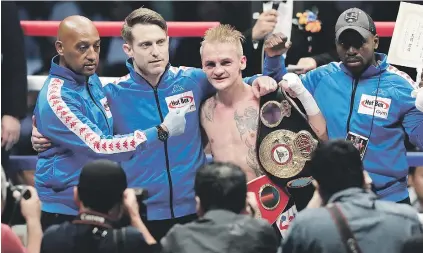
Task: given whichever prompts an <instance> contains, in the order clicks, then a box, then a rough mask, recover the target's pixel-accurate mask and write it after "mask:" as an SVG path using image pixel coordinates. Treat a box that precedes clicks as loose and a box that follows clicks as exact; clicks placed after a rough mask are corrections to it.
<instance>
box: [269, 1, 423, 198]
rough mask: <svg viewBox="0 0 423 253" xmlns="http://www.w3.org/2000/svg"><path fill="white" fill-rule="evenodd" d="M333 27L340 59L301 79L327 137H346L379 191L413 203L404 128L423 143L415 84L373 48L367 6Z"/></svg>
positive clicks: (374, 41) (348, 13)
mask: <svg viewBox="0 0 423 253" xmlns="http://www.w3.org/2000/svg"><path fill="white" fill-rule="evenodd" d="M335 29H336V44H337V51H338V54H339V56H340V58H341V60H342V62H341V63H334V62H333V63H330V64H328V65H326V66H322V67H319V68H317V69H315V70H313V71H310V72H308V73H307V74H306V75H302V76H301V81H302V83H303V84H304V86H305V88H306V89H307V90H308V91H309V92H310V93H311V94H312V95H313V97H314V98H315V100H316V102H317V104H318V106H319V108H320V110H321V112H322V113H323V115H324V117H325V119H326V122H327V130H328V136H329V138H331V139H333V138H343V139H345V138H346V139H349V140H351V141H352V142H353V143H354V144H356V147H357V148H359V150H360V153H361V155H362V159H363V163H364V168H365V170H367V171H368V173H369V175H370V177H371V178H372V180H373V184H374V190H375V191H376V193H377V194H378V196H379V197H381V198H382V199H385V200H390V201H395V202H404V203H409V197H408V190H407V180H406V178H407V173H408V163H407V157H406V148H405V146H404V137H405V134H408V136H409V139H410V142H411V143H413V144H414V145H416V146H417V147H419V148H420V149H423V112H421V111H419V110H417V109H416V106H415V98H412V96H411V93H412V91H413V90H414V89H415V88H416V85H415V83H414V82H413V80H412V79H411V78H410V77H409V76H408V75H406V74H405V73H403V72H400V71H398V70H397V69H396V68H395V67H393V66H391V65H389V64H388V63H387V62H386V59H387V56H386V55H385V54H380V53H375V52H374V50H375V49H376V48H377V46H378V42H379V41H378V37H377V35H376V28H375V25H374V23H373V20H372V19H371V18H370V17H369V16H368V15H367V14H366V13H365V12H364V11H362V10H360V9H357V8H352V9H349V10H347V11H345V12H344V13H342V14H341V16H340V17H339V19H338V22H337V24H336V28H335ZM277 71H278V69H274V72H275V73H276V72H277ZM281 79H282V77H281V76H278V77H276V80H277V81H279V80H281Z"/></svg>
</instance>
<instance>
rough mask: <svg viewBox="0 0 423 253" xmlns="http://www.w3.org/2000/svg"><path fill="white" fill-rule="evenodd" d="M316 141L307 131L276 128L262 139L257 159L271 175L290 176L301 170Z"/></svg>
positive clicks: (315, 145) (308, 158)
mask: <svg viewBox="0 0 423 253" xmlns="http://www.w3.org/2000/svg"><path fill="white" fill-rule="evenodd" d="M317 143H318V142H317V140H315V139H314V138H313V136H312V135H311V134H310V133H309V132H308V131H304V130H302V131H299V132H298V133H295V132H292V131H289V130H285V129H282V130H276V131H273V132H271V133H270V134H268V135H267V136H266V137H265V138H264V139H263V140H262V142H261V144H260V147H259V159H260V162H261V164H262V166H263V168H264V169H265V170H266V171H267V172H269V173H270V174H272V175H273V176H275V177H278V178H291V177H294V176H296V175H297V174H298V173H300V172H301V171H302V170H303V168H304V165H305V163H306V162H307V161H308V160H310V156H311V153H312V152H313V151H314V150H315V149H316V147H317Z"/></svg>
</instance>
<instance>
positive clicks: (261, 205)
mask: <svg viewBox="0 0 423 253" xmlns="http://www.w3.org/2000/svg"><path fill="white" fill-rule="evenodd" d="M247 191H248V192H254V194H255V196H256V200H257V204H258V210H255V211H256V213H258V216H259V217H261V218H263V219H265V220H267V221H268V222H269V223H270V224H273V223H275V221H276V220H277V219H278V216H279V215H280V214H281V213H282V211H283V210H284V209H285V208H286V205H287V204H288V201H289V196H288V194H287V193H286V192H285V190H283V188H281V187H279V186H278V185H276V184H275V183H273V182H272V181H271V180H270V179H269V178H268V177H267V176H266V175H263V176H260V177H258V178H256V179H254V180H252V181H250V182H248V185H247Z"/></svg>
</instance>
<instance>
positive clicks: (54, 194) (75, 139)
mask: <svg viewBox="0 0 423 253" xmlns="http://www.w3.org/2000/svg"><path fill="white" fill-rule="evenodd" d="M55 47H56V51H57V54H58V55H56V56H54V57H53V59H52V61H51V68H50V74H49V76H48V78H47V80H46V81H45V83H44V86H43V88H42V89H41V91H40V94H39V97H38V100H37V105H36V108H35V110H34V116H35V120H36V122H37V127H38V131H39V132H40V133H41V134H43V135H44V136H46V137H47V138H49V139H50V140H51V147H50V148H49V149H48V150H45V151H43V152H40V153H39V157H38V162H37V168H36V172H35V186H36V188H37V191H38V194H39V196H40V200H41V201H42V217H41V223H42V226H43V230H45V229H46V228H47V227H48V226H50V225H53V224H58V223H62V222H65V221H70V220H72V219H74V217H75V216H76V215H77V214H78V212H77V210H78V207H77V206H76V203H75V201H74V197H73V196H74V193H73V186H75V185H77V183H78V178H79V174H80V171H81V168H82V167H83V166H84V165H85V164H86V163H87V162H89V161H91V160H93V159H99V158H105V159H110V160H114V161H123V160H129V159H130V158H131V156H132V155H134V153H135V152H138V151H140V150H143V149H145V148H146V147H147V146H148V145H149V144H152V143H153V142H155V141H158V136H157V129H156V128H155V127H152V128H150V129H147V130H145V131H141V130H136V131H134V132H133V133H129V134H126V135H119V136H113V117H112V114H111V112H110V108H109V106H108V102H107V98H106V96H105V95H104V90H103V86H102V84H101V82H100V80H99V78H98V76H97V75H96V74H95V71H96V69H97V66H98V61H99V54H100V37H99V34H98V31H97V29H96V27H95V26H94V24H93V23H92V22H91V21H90V20H89V19H87V18H85V17H82V16H70V17H68V18H66V19H64V20H63V21H62V22H61V23H60V26H59V31H58V36H57V41H56V43H55ZM169 117H170V119H169ZM172 117H173V118H172ZM178 117H179V118H178ZM181 118H183V116H178V115H176V116H175V114H169V115H168V116H167V119H168V121H171V122H178V120H179V121H182V119H181ZM173 124H174V123H173ZM163 127H166V128H170V126H169V125H167V124H166V118H165V122H164V123H163ZM99 173H101V168H99ZM97 197H98V198H102V197H105V196H101V195H98V196H97ZM104 208H105V210H109V209H110V208H109V207H106V206H105V207H104Z"/></svg>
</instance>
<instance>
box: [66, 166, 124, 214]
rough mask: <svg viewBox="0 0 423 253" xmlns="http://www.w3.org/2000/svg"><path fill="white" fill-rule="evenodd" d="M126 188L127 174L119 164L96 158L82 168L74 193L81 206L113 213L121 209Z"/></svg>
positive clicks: (104, 212) (100, 211)
mask: <svg viewBox="0 0 423 253" xmlns="http://www.w3.org/2000/svg"><path fill="white" fill-rule="evenodd" d="M126 188H127V181H126V174H125V171H124V170H123V169H122V167H120V165H119V164H117V163H115V162H112V161H109V160H95V161H92V162H89V163H87V164H86V165H85V166H84V167H83V168H82V171H81V174H80V176H79V183H78V186H76V187H75V189H74V195H75V200H76V202H77V203H78V204H79V206H80V208H82V209H89V210H92V211H96V212H99V213H103V214H109V215H112V213H113V214H115V211H116V212H120V211H121V210H120V207H121V204H122V201H123V192H124V191H125V189H126ZM120 214H121V213H118V214H117V215H120Z"/></svg>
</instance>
